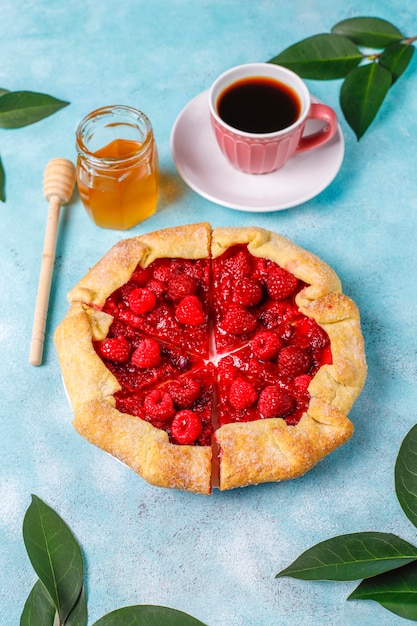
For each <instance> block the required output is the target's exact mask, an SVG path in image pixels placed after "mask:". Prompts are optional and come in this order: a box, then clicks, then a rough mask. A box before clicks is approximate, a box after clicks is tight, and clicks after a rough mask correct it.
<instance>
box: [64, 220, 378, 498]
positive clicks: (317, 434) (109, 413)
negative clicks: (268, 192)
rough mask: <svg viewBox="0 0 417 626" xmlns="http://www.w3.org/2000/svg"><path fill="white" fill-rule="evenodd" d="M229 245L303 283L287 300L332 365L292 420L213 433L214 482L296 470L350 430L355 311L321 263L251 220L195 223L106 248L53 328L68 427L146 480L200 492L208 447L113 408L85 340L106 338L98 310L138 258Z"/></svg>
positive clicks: (108, 378)
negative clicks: (69, 412) (307, 320)
mask: <svg viewBox="0 0 417 626" xmlns="http://www.w3.org/2000/svg"><path fill="white" fill-rule="evenodd" d="M235 244H245V245H247V246H248V249H249V251H250V252H251V254H252V255H254V256H257V257H263V258H268V259H271V260H272V261H275V262H276V263H278V264H279V265H280V266H281V267H283V268H285V269H287V270H288V271H290V272H291V273H293V274H294V275H295V276H297V278H299V279H300V280H302V281H304V282H305V283H308V286H307V287H305V288H304V289H303V290H302V291H300V292H299V294H298V295H297V298H296V302H297V305H298V307H299V309H300V310H301V312H302V313H304V314H305V315H307V316H309V317H311V318H313V319H315V320H316V322H317V323H318V324H319V325H320V326H321V327H322V328H323V329H324V330H325V331H326V332H327V333H328V335H329V337H330V341H331V350H332V364H331V365H323V366H322V367H321V368H320V370H319V371H318V373H317V374H316V376H315V377H314V378H313V379H312V381H311V383H310V386H309V392H310V395H311V400H310V403H309V406H308V409H307V411H306V412H305V413H304V415H303V416H302V418H301V420H300V422H299V423H298V424H297V425H296V426H288V425H287V424H286V422H285V421H284V420H283V419H281V418H270V419H263V420H258V421H254V422H247V423H232V424H227V425H224V426H222V427H221V428H219V429H218V430H216V433H215V439H216V442H217V443H216V446H218V447H219V449H220V456H219V466H220V479H219V480H220V483H219V488H220V489H221V490H226V489H232V488H235V487H242V486H246V485H251V484H255V483H261V482H271V481H272V482H275V481H281V480H287V479H291V478H295V477H297V476H300V475H302V474H304V473H305V472H307V471H308V470H309V469H311V468H312V467H313V466H314V465H316V463H318V462H319V461H320V460H321V459H323V457H325V456H326V455H327V454H329V453H330V452H332V451H333V450H335V449H336V448H337V447H338V446H340V445H341V444H343V443H344V442H346V441H347V440H348V439H349V437H350V436H351V435H352V433H353V425H352V423H351V422H350V420H349V419H348V417H347V414H348V412H349V411H350V409H351V407H352V405H353V403H354V401H355V400H356V398H357V396H358V395H359V393H360V392H361V390H362V388H363V385H364V383H365V378H366V361H365V350H364V342H363V338H362V334H361V329H360V318H359V312H358V309H357V307H356V305H355V304H354V303H353V302H352V300H350V299H349V298H348V297H347V296H345V295H344V294H343V293H342V286H341V283H340V280H339V278H338V276H337V275H336V273H335V272H334V271H333V270H332V269H331V268H330V267H329V266H328V265H327V264H326V263H324V262H323V261H322V260H321V259H320V258H318V257H317V256H315V255H314V254H312V253H311V252H308V251H306V250H304V249H302V248H300V247H299V246H297V245H296V244H294V243H292V242H291V241H289V240H288V239H286V238H285V237H282V236H281V235H278V234H276V233H272V232H270V231H267V230H265V229H262V228H257V227H242V228H239V227H236V228H233V227H231V228H215V229H213V230H211V227H210V225H209V224H207V223H205V222H204V223H200V224H190V225H186V226H178V227H174V228H167V229H164V230H160V231H156V232H153V233H149V234H145V235H140V236H138V237H134V238H131V239H127V240H124V241H120V242H119V243H117V244H116V245H115V246H113V248H111V250H109V252H108V253H107V254H106V255H105V256H104V257H103V258H102V259H101V260H100V261H99V262H98V263H96V265H94V267H92V268H91V269H90V270H89V271H88V272H87V274H86V275H85V276H84V277H83V278H82V279H81V280H80V281H79V282H78V284H77V285H76V286H75V287H74V288H73V289H72V290H71V291H70V292H69V294H68V301H69V303H70V309H69V311H68V313H67V315H66V316H65V318H64V319H63V321H62V322H61V324H60V325H59V326H58V328H57V330H56V332H55V343H56V347H57V352H58V357H59V362H60V366H61V370H62V375H63V378H64V383H65V387H66V390H67V393H68V396H69V399H70V402H71V405H72V408H73V411H74V426H75V428H76V430H77V431H78V432H79V433H80V434H81V435H82V436H83V437H85V438H86V439H87V440H88V441H89V442H91V443H93V444H94V445H96V446H98V447H100V448H102V449H103V450H106V451H107V452H109V453H110V454H112V455H113V456H114V457H116V458H118V459H119V460H121V461H123V462H124V463H125V464H127V465H128V466H129V467H131V468H132V469H133V470H134V471H136V472H137V473H138V474H139V475H141V476H142V477H143V478H144V479H145V480H147V481H148V482H150V483H151V484H153V485H157V486H161V487H170V488H177V489H182V490H188V491H192V492H195V493H202V494H209V493H210V492H211V485H212V482H211V481H212V479H211V473H212V464H213V461H216V460H217V459H213V458H212V457H213V450H212V448H211V447H210V446H206V447H199V446H179V445H175V444H171V443H170V442H169V439H168V435H167V433H165V432H164V431H162V430H160V429H157V428H155V427H154V426H152V425H151V424H150V423H148V422H146V421H144V420H141V419H140V418H137V417H134V416H132V415H128V414H125V413H121V412H119V411H118V410H117V409H116V408H115V400H114V394H115V393H116V391H118V390H119V389H120V385H119V383H118V381H117V380H116V378H115V377H114V376H113V374H112V373H111V372H110V371H109V370H108V369H107V368H106V366H105V365H104V363H103V362H102V360H101V359H100V358H99V357H98V355H97V354H96V352H95V350H94V347H93V344H92V341H93V340H100V339H104V338H105V337H106V335H107V332H108V329H109V327H110V324H111V322H112V317H111V316H110V315H107V314H106V313H104V312H102V311H101V310H100V308H101V307H102V306H103V305H104V303H105V301H106V299H107V297H108V296H109V295H110V294H111V293H112V292H113V291H115V290H116V289H118V288H119V287H120V286H121V285H123V284H124V283H125V282H127V281H128V280H129V278H130V276H131V275H132V273H133V271H134V270H135V268H136V267H137V265H138V264H140V265H141V266H142V267H147V266H148V265H149V264H150V263H151V262H152V261H154V260H155V259H157V258H185V259H187V258H190V259H198V258H208V257H209V256H210V255H211V257H212V258H216V257H218V256H220V255H221V254H222V253H223V252H224V251H225V250H227V249H228V248H229V247H231V246H233V245H235Z"/></svg>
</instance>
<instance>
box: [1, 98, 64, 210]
mask: <svg viewBox="0 0 417 626" xmlns="http://www.w3.org/2000/svg"><path fill="white" fill-rule="evenodd" d="M68 104H69V103H68V102H63V101H62V100H57V98H54V97H53V96H48V95H47V94H43V93H36V92H34V91H8V90H7V89H1V88H0V128H6V129H12V128H22V127H23V126H28V125H29V124H34V123H35V122H38V121H39V120H41V119H43V118H45V117H48V116H49V115H52V114H53V113H55V112H56V111H58V110H59V109H62V108H63V107H65V106H67V105H68ZM5 186H6V174H5V170H4V167H3V164H2V162H1V159H0V200H1V201H2V202H6V191H5Z"/></svg>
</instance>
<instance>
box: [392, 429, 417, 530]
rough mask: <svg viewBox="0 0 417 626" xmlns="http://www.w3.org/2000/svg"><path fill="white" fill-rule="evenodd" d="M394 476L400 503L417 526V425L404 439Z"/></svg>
mask: <svg viewBox="0 0 417 626" xmlns="http://www.w3.org/2000/svg"><path fill="white" fill-rule="evenodd" d="M394 474H395V491H396V494H397V498H398V501H399V503H400V505H401V507H402V509H403V511H404V513H405V514H406V516H407V517H408V519H409V520H410V522H411V523H412V524H414V526H417V424H416V425H415V426H413V428H412V429H411V430H410V431H409V433H408V434H407V435H406V436H405V438H404V439H403V442H402V444H401V446H400V450H399V452H398V456H397V460H396V463H395V472H394Z"/></svg>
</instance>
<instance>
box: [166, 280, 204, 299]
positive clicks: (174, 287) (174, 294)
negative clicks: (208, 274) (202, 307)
mask: <svg viewBox="0 0 417 626" xmlns="http://www.w3.org/2000/svg"><path fill="white" fill-rule="evenodd" d="M196 291H197V282H196V280H195V278H193V277H192V276H190V275H189V274H180V275H179V276H174V277H173V278H170V280H169V281H168V295H169V297H170V298H172V300H176V301H177V300H182V298H184V297H185V296H192V295H193V294H194V293H195V292H196Z"/></svg>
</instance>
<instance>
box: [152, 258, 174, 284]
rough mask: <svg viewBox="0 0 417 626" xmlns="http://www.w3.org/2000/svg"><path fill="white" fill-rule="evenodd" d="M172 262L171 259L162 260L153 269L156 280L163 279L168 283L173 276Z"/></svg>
mask: <svg viewBox="0 0 417 626" xmlns="http://www.w3.org/2000/svg"><path fill="white" fill-rule="evenodd" d="M170 265H171V263H170V261H169V260H166V261H165V260H164V261H161V262H160V263H159V264H157V265H156V266H155V267H154V268H153V271H152V275H153V277H154V278H155V279H156V280H159V281H161V282H162V283H167V282H168V281H169V279H170V278H171V267H170Z"/></svg>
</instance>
